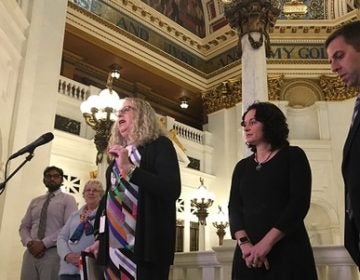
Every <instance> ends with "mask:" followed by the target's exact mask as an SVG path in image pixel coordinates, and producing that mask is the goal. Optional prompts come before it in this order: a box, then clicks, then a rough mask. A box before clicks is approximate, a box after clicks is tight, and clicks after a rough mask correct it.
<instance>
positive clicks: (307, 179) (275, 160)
mask: <svg viewBox="0 0 360 280" xmlns="http://www.w3.org/2000/svg"><path fill="white" fill-rule="evenodd" d="M241 125H242V126H243V128H244V135H245V140H246V143H247V144H248V146H249V147H250V149H251V150H252V151H253V154H252V155H250V156H249V157H247V158H244V159H242V160H241V161H239V162H238V163H237V165H236V166H235V169H234V173H233V177H232V184H231V193H230V201H229V218H230V230H231V234H232V237H233V238H234V239H236V240H237V246H236V249H235V257H234V261H233V270H232V278H231V279H232V280H256V279H269V280H270V279H271V280H274V279H276V280H289V279H291V280H304V279H306V280H315V279H317V275H316V269H315V262H314V257H313V253H312V250H311V246H310V241H309V238H308V235H307V232H306V229H305V225H304V218H305V216H306V214H307V212H308V210H309V206H310V196H311V170H310V165H309V162H308V160H307V158H306V155H305V153H304V151H303V150H302V149H301V148H299V147H297V146H290V145H289V142H288V140H287V137H288V134H289V129H288V125H287V123H286V118H285V116H284V114H283V113H282V112H281V110H280V109H279V108H278V107H276V106H275V105H273V104H271V103H268V102H259V103H254V104H253V105H251V106H250V107H249V108H248V109H247V111H246V112H245V113H244V115H243V118H242V123H241Z"/></svg>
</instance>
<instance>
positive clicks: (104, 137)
mask: <svg viewBox="0 0 360 280" xmlns="http://www.w3.org/2000/svg"><path fill="white" fill-rule="evenodd" d="M114 77H115V78H116V77H120V72H119V74H118V75H114ZM114 77H113V72H112V71H111V72H110V73H109V74H108V78H107V82H106V89H103V90H102V91H100V93H99V94H98V95H91V96H89V97H88V98H87V99H86V100H85V101H84V102H82V103H81V105H80V110H81V112H82V113H83V116H84V119H85V122H86V124H88V125H89V126H91V127H92V128H93V129H94V130H95V132H96V133H95V138H94V142H95V145H96V149H97V155H96V164H97V165H98V164H99V163H101V162H102V159H103V154H104V151H105V149H106V147H107V145H108V141H109V137H110V130H111V127H112V125H113V123H114V121H115V120H116V115H115V112H116V111H117V110H119V108H120V105H121V101H120V98H119V95H118V94H117V93H116V91H114V90H113V89H112V83H113V78H114Z"/></svg>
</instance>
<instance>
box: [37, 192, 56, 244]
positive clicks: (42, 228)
mask: <svg viewBox="0 0 360 280" xmlns="http://www.w3.org/2000/svg"><path fill="white" fill-rule="evenodd" d="M54 195H55V194H54V193H49V194H48V195H47V197H46V200H45V202H44V204H43V207H42V209H41V213H40V222H39V228H38V238H39V239H40V240H41V239H43V238H44V237H45V230H46V219H47V209H48V207H49V203H50V200H51V198H53V197H54Z"/></svg>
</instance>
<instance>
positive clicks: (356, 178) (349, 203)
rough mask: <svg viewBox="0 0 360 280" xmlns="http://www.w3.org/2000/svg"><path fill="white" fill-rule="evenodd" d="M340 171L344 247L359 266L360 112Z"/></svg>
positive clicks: (345, 146) (346, 147)
mask: <svg viewBox="0 0 360 280" xmlns="http://www.w3.org/2000/svg"><path fill="white" fill-rule="evenodd" d="M341 171H342V175H343V179H344V184H345V210H346V211H345V212H346V213H345V248H346V249H347V250H348V252H349V253H350V255H351V257H352V258H353V260H354V262H355V263H356V264H357V266H358V267H360V249H359V242H360V239H359V234H360V174H359V171H360V112H359V113H358V114H357V116H356V118H355V120H354V122H353V125H352V127H351V128H350V130H349V133H348V136H347V138H346V141H345V145H344V149H343V162H342V166H341Z"/></svg>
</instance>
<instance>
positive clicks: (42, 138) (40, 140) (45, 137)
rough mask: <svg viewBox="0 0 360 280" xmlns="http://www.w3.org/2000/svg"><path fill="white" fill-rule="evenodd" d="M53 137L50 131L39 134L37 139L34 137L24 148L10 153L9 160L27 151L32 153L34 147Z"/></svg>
mask: <svg viewBox="0 0 360 280" xmlns="http://www.w3.org/2000/svg"><path fill="white" fill-rule="evenodd" d="M53 139H54V134H52V133H51V132H48V133H45V134H43V135H41V136H40V137H39V138H38V139H36V140H35V141H33V142H32V143H30V144H29V145H27V146H25V147H24V148H22V149H20V150H19V151H17V152H16V153H15V154H13V155H11V156H10V157H9V160H10V159H13V158H16V157H18V156H20V155H22V154H25V153H27V152H29V153H32V152H33V151H34V150H35V148H37V147H38V146H41V145H44V144H46V143H48V142H50V141H51V140H53Z"/></svg>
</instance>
